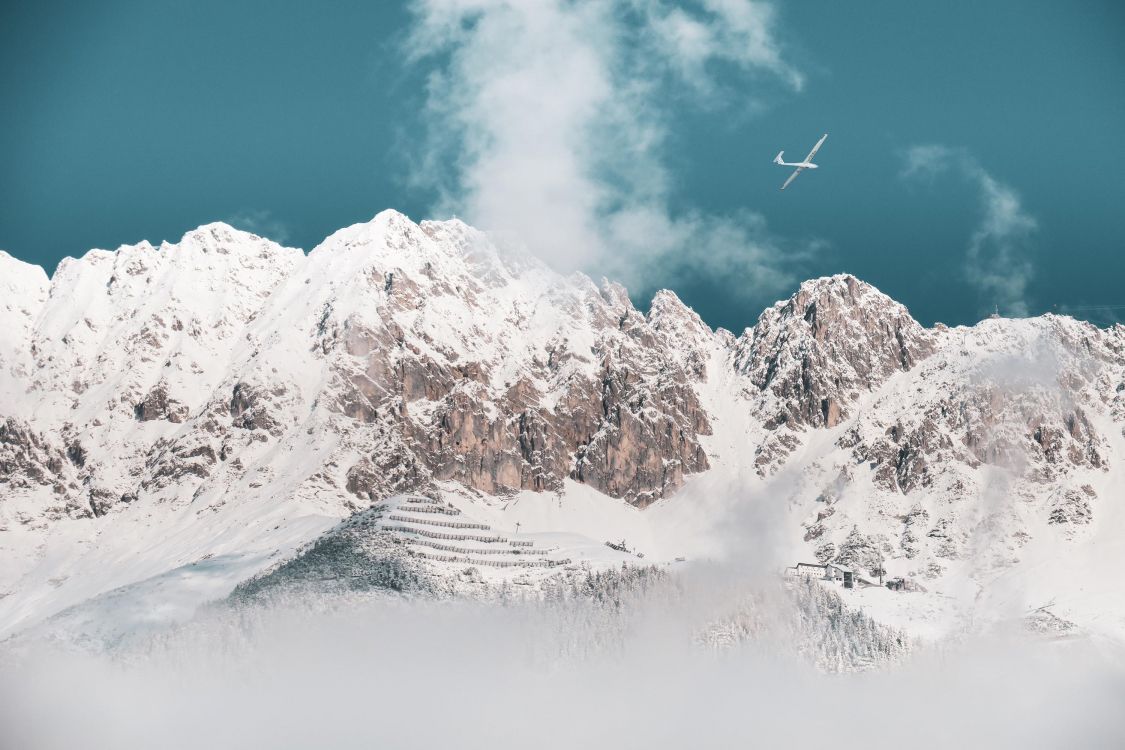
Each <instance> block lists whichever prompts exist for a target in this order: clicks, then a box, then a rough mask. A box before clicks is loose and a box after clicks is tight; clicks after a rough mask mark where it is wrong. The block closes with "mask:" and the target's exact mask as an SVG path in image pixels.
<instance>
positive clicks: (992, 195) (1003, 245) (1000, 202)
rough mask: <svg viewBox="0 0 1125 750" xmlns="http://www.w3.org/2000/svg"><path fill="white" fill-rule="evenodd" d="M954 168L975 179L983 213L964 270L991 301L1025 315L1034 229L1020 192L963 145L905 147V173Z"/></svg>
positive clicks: (934, 172)
mask: <svg viewBox="0 0 1125 750" xmlns="http://www.w3.org/2000/svg"><path fill="white" fill-rule="evenodd" d="M950 171H952V172H955V173H956V174H958V175H959V176H960V177H962V178H963V179H966V180H968V181H970V182H971V183H973V184H974V185H975V186H976V188H977V190H978V193H979V197H980V203H981V208H982V212H983V215H982V217H981V222H980V224H979V225H978V226H977V228H976V229H975V230H974V231H973V234H972V236H971V237H970V239H969V247H968V251H967V253H966V256H965V273H966V277H967V278H968V280H969V282H970V283H971V284H973V285H974V286H976V287H977V289H978V290H979V291H980V292H981V294H982V295H983V296H984V297H985V298H987V299H988V300H989V301H993V302H994V303H995V304H996V305H998V306H1000V307H1001V308H1003V309H1004V310H1005V311H1006V312H1008V313H1010V314H1012V315H1027V314H1028V302H1027V286H1028V284H1029V283H1030V281H1031V279H1032V277H1033V275H1034V272H1035V269H1034V266H1033V264H1032V263H1031V261H1030V260H1029V259H1028V258H1027V256H1026V252H1025V248H1026V241H1027V239H1028V238H1029V236H1030V235H1031V234H1032V233H1033V232H1034V231H1035V229H1036V226H1037V225H1036V221H1035V219H1034V217H1032V216H1031V215H1030V214H1028V213H1027V212H1026V211H1025V210H1024V208H1023V205H1022V203H1021V202H1020V197H1019V195H1018V194H1017V193H1016V192H1015V190H1013V189H1012V188H1011V187H1010V186H1009V185H1006V184H1004V183H1003V182H1000V181H999V180H997V179H996V178H995V177H993V176H992V175H991V174H990V173H989V172H988V171H987V170H985V169H984V168H983V167H982V166H981V165H980V163H979V162H978V161H977V160H976V159H975V158H973V156H972V155H971V154H970V153H969V152H967V151H966V150H964V149H960V148H951V147H949V146H943V145H940V144H928V145H921V146H914V147H912V148H911V149H909V150H908V151H907V153H906V167H905V169H904V171H903V175H904V176H905V177H907V178H918V177H933V176H936V175H938V174H942V173H945V172H950Z"/></svg>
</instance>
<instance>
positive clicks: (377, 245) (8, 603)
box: [0, 211, 1125, 637]
mask: <svg viewBox="0 0 1125 750" xmlns="http://www.w3.org/2000/svg"><path fill="white" fill-rule="evenodd" d="M0 326H2V328H0V635H3V634H6V633H11V632H15V631H18V630H20V629H23V628H27V627H29V626H31V625H33V624H35V623H37V622H40V621H42V620H44V619H45V618H47V617H50V616H51V615H54V614H56V613H58V612H60V611H63V610H65V609H67V608H73V607H76V606H80V605H82V604H83V603H84V602H87V603H88V602H92V601H98V600H99V598H104V597H107V596H114V597H117V599H116V601H119V602H120V601H122V600H123V598H124V599H127V598H128V597H130V596H132V597H134V598H135V599H136V601H137V602H142V601H143V602H147V603H145V604H138V605H137V607H138V608H139V609H138V611H139V612H140V614H137V615H136V616H137V617H139V618H141V619H143V618H145V617H149V616H154V615H153V602H154V601H159V602H160V606H161V608H163V614H162V616H166V617H171V618H175V617H180V616H186V615H187V614H190V612H191V611H192V610H193V608H194V607H195V606H196V605H197V604H198V603H200V602H202V601H206V600H207V599H209V598H214V597H219V596H224V595H226V594H228V593H229V592H230V591H231V590H232V589H233V588H234V587H235V586H236V585H237V584H238V583H239V582H241V581H245V580H246V579H248V578H250V577H252V576H255V575H257V574H259V573H261V572H262V571H268V570H274V571H277V570H279V569H281V568H284V567H285V564H286V561H290V562H292V561H293V560H294V559H296V560H300V559H302V556H307V555H309V554H310V550H312V551H315V549H316V544H315V543H316V542H317V540H321V541H323V540H328V539H343V538H345V537H346V538H347V539H348V540H350V541H349V542H348V543H349V544H350V545H352V546H351V547H349V549H352V548H355V549H358V550H360V552H359V553H357V554H360V553H362V554H368V553H370V549H368V548H369V547H370V548H371V549H375V548H379V549H384V548H386V547H387V545H391V546H393V548H394V552H395V554H397V555H399V556H400V557H401V558H402V559H403V560H406V561H408V562H409V563H410V565H411V566H413V569H415V570H416V571H419V572H421V573H424V574H425V575H428V576H432V577H436V578H437V579H445V580H450V581H453V580H456V581H459V583H458V585H463V586H468V587H472V586H475V585H487V584H488V582H489V581H491V582H493V583H496V582H503V581H523V582H526V581H529V580H532V581H533V580H536V579H539V580H542V579H544V578H548V577H551V576H558V575H561V574H563V573H564V572H565V571H566V570H567V569H573V568H575V567H576V566H587V567H589V566H593V567H598V566H602V567H607V566H611V565H612V566H620V564H621V562H622V561H624V560H633V561H637V560H638V558H637V556H636V555H637V553H643V554H644V555H645V557H644V560H645V562H646V563H647V562H655V563H658V564H663V563H668V564H672V565H675V564H677V560H678V558H688V559H692V558H699V557H716V558H726V559H744V560H748V561H753V562H752V564H754V565H757V566H759V567H769V568H779V567H781V566H784V565H787V564H792V563H796V562H798V561H813V560H814V559H815V560H820V561H822V562H836V563H839V564H842V565H848V566H850V567H852V568H854V569H855V570H856V571H857V574H859V575H862V576H864V577H868V578H871V579H875V577H876V576H877V575H878V570H879V569H883V570H885V571H886V574H887V575H890V576H903V577H906V578H909V579H913V580H914V581H916V582H918V583H919V584H921V586H922V587H923V588H925V589H926V591H924V592H915V593H911V594H909V595H897V594H891V593H890V592H888V591H887V590H886V589H884V588H881V587H877V588H875V587H873V588H870V589H862V590H859V589H857V590H854V591H850V592H848V594H849V595H850V596H853V597H855V600H856V603H858V604H860V605H861V606H863V607H864V608H865V609H866V610H867V611H869V612H871V613H872V614H873V616H875V617H876V619H884V620H886V621H888V622H891V623H893V624H897V625H900V626H903V627H906V628H907V629H910V630H913V631H914V632H918V633H920V634H935V635H936V634H941V633H947V632H949V631H950V630H951V629H953V628H956V627H965V626H969V625H971V624H973V623H979V622H980V621H981V620H986V621H987V620H993V619H1004V618H1012V617H1022V616H1025V615H1027V614H1028V613H1029V612H1033V611H1035V610H1037V609H1039V608H1041V607H1049V611H1050V613H1051V614H1052V615H1053V616H1056V617H1058V618H1060V620H1061V621H1066V622H1067V623H1073V624H1074V625H1075V626H1076V627H1081V628H1085V629H1087V630H1089V631H1091V632H1100V633H1109V634H1112V635H1114V636H1115V637H1119V636H1122V635H1125V597H1123V596H1122V595H1121V594H1120V587H1119V586H1118V585H1117V584H1116V583H1115V575H1114V573H1115V571H1116V569H1117V568H1118V567H1119V566H1120V565H1121V564H1122V563H1125V516H1123V511H1122V500H1123V498H1122V489H1121V488H1122V487H1123V484H1122V480H1123V479H1125V477H1123V475H1122V474H1121V471H1122V462H1123V461H1125V436H1123V427H1125V327H1122V326H1116V327H1114V328H1111V329H1099V328H1097V327H1094V326H1092V325H1090V324H1088V323H1083V322H1079V321H1076V320H1073V319H1071V318H1067V317H1060V316H1053V315H1048V316H1043V317H1041V318H1033V319H1024V320H1010V319H989V320H985V321H982V322H981V323H979V324H977V325H976V326H973V327H959V328H947V327H945V326H942V325H940V324H939V325H938V326H936V327H934V328H932V329H927V328H925V327H923V326H922V325H920V324H919V323H918V322H916V321H915V320H914V319H913V318H911V316H910V314H909V312H908V311H907V310H906V308H905V307H903V306H902V305H900V304H898V303H896V302H895V301H893V300H891V299H890V298H889V297H887V296H886V295H884V294H882V293H880V292H879V291H878V290H876V289H875V288H873V287H872V286H870V285H868V284H865V283H863V282H862V281H859V280H857V279H855V278H854V277H851V276H846V275H840V276H833V277H830V278H822V279H816V280H812V281H808V282H805V283H804V284H802V285H801V287H800V288H799V289H798V290H797V292H796V293H795V294H794V295H793V296H792V297H790V298H789V299H787V300H783V301H781V302H778V303H777V304H775V305H774V306H773V307H771V308H769V309H767V310H766V311H765V312H763V313H762V314H761V316H760V317H759V318H758V320H757V322H756V323H755V324H754V325H753V326H752V327H750V328H747V329H746V330H745V331H744V332H743V333H742V334H741V335H738V336H736V335H734V334H732V333H730V332H728V331H725V330H721V329H720V330H718V331H712V330H711V329H710V328H708V326H707V325H706V324H705V323H704V322H703V321H702V320H701V319H700V318H699V317H698V316H697V315H696V314H695V313H694V312H693V311H691V310H690V309H689V308H687V307H686V306H685V305H684V304H683V303H682V302H681V301H680V300H679V299H678V298H677V297H676V296H675V294H673V293H672V292H670V291H662V292H660V293H658V294H657V295H656V297H655V298H654V300H653V301H652V304H651V307H650V309H649V310H648V312H647V313H642V312H641V311H639V310H637V309H636V308H635V307H634V306H633V304H632V302H631V301H630V299H629V296H628V294H627V293H626V290H625V289H624V288H622V287H621V286H619V285H617V284H614V283H611V282H608V281H603V282H602V283H601V284H596V283H594V282H593V281H591V280H590V279H589V278H587V277H585V276H582V275H573V276H569V277H564V276H561V275H559V274H557V273H555V272H554V271H552V270H550V269H549V268H547V267H546V266H544V265H543V264H541V263H539V262H538V261H536V260H534V259H533V258H530V257H527V256H525V255H522V254H519V253H516V252H511V251H507V250H501V249H498V248H497V247H496V246H495V245H494V244H493V243H492V242H491V241H490V240H489V238H488V237H486V236H485V235H483V234H482V233H480V232H478V231H476V230H474V229H472V228H470V227H468V226H466V225H465V224H463V223H461V222H460V221H457V220H453V221H445V222H422V223H421V224H414V223H413V222H411V221H410V220H409V219H408V218H406V217H405V216H403V215H401V214H399V213H396V212H393V211H385V212H383V213H381V214H379V215H378V216H376V217H375V219H374V220H372V221H371V222H368V223H365V224H358V225H355V226H352V227H348V228H346V229H342V230H340V231H338V232H336V233H335V234H333V235H332V236H330V237H329V238H327V239H326V240H325V241H324V242H323V243H321V245H319V246H318V247H317V248H315V249H314V250H313V251H312V252H311V253H309V254H308V255H307V256H305V255H304V254H303V253H302V252H301V251H299V250H295V249H291V248H284V247H281V246H279V245H277V244H275V243H273V242H270V241H269V240H266V239H263V238H260V237H257V236H254V235H251V234H248V233H245V232H240V231H237V230H235V229H232V228H231V227H229V226H226V225H224V224H210V225H206V226H203V227H200V228H199V229H197V230H195V231H193V232H191V233H189V234H187V235H186V236H185V237H184V238H183V239H182V240H181V241H180V242H179V243H177V244H164V245H162V246H161V247H159V248H154V247H152V246H151V245H149V244H148V243H141V244H139V245H135V246H126V247H121V248H119V249H118V250H116V251H112V252H110V251H104V250H92V251H90V252H89V253H87V254H86V255H85V256H84V257H82V258H80V259H77V260H75V259H67V260H65V261H63V262H62V263H61V264H60V266H59V268H58V270H57V271H56V272H55V274H54V276H52V277H51V278H49V279H48V277H47V275H46V274H45V273H44V272H43V270H42V269H40V268H38V267H36V266H30V265H28V264H25V263H22V262H20V261H18V260H16V259H15V258H13V257H11V256H9V255H7V254H4V253H0ZM345 519H347V521H346V523H344V524H343V525H341V522H342V521H345ZM764 527H768V528H764ZM622 537H624V538H625V539H626V540H627V544H626V545H624V547H625V549H611V548H608V547H606V546H605V545H604V542H605V541H607V540H609V541H614V542H617V541H618V540H619V539H621V538H622ZM357 540H358V541H357ZM365 545H366V546H365ZM757 547H760V548H761V549H750V548H757ZM364 550H367V551H366V552H364ZM384 552H385V549H384ZM372 554H373V553H372ZM380 554H382V553H380ZM740 555H741V556H742V557H740ZM467 567H471V568H473V570H474V571H475V572H474V573H473V574H472V575H468V576H466V575H465V570H466V568H467ZM771 572H772V570H771ZM157 591H158V592H159V593H154V592H157ZM145 597H147V598H145ZM125 609H126V610H128V607H126V608H125ZM71 611H72V612H73V611H76V610H71Z"/></svg>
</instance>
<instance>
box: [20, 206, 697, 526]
mask: <svg viewBox="0 0 1125 750" xmlns="http://www.w3.org/2000/svg"><path fill="white" fill-rule="evenodd" d="M6 262H7V263H8V264H9V265H13V266H14V267H17V268H19V269H20V270H21V272H23V275H24V276H27V277H29V278H30V277H34V276H35V273H34V271H28V270H26V269H25V268H24V267H23V265H22V264H19V263H18V261H14V260H13V259H10V258H8V259H7V260H6ZM14 299H16V300H18V301H19V303H18V304H16V303H12V302H9V303H8V305H7V306H6V308H5V311H4V312H5V315H6V316H7V317H9V318H12V319H13V324H12V325H11V326H10V328H9V331H10V332H11V335H9V336H7V337H6V338H5V341H4V343H5V345H6V347H7V348H6V349H4V350H3V351H4V360H3V362H2V363H0V364H2V367H0V369H2V370H3V371H4V373H5V375H6V376H7V378H8V379H9V381H10V382H11V383H12V384H13V385H12V387H11V389H10V390H9V391H8V396H7V398H6V399H5V402H4V404H3V408H2V409H0V413H3V415H4V417H5V418H7V419H8V425H9V426H8V427H7V428H6V432H5V438H4V441H5V442H4V445H5V446H6V450H7V453H8V454H9V455H10V456H11V457H10V458H9V459H8V460H7V462H6V463H5V466H6V467H7V468H8V470H7V471H6V473H5V476H4V477H3V478H2V479H0V482H4V483H5V484H6V485H7V488H8V489H9V490H10V492H9V493H8V494H9V498H10V499H8V500H7V502H5V503H4V505H5V506H6V508H7V510H8V511H9V512H13V511H15V509H16V508H18V509H19V510H18V511H15V512H18V513H21V514H28V517H34V516H35V515H36V509H37V508H38V509H39V510H42V511H44V512H46V511H47V509H48V508H50V509H51V510H50V512H51V513H58V512H63V509H65V512H66V513H67V514H70V515H72V516H74V515H78V516H81V515H91V516H92V515H101V514H104V513H107V512H110V511H111V510H112V508H113V506H114V505H115V504H116V503H119V502H133V501H140V502H146V501H150V500H151V501H154V502H165V501H166V502H172V503H184V502H191V501H193V499H197V498H199V497H200V496H202V495H205V494H209V493H210V494H218V495H223V494H227V493H228V492H229V487H230V484H231V483H232V482H234V483H239V482H241V481H243V480H245V479H246V478H247V477H248V475H249V473H250V472H253V471H261V469H260V468H258V469H254V468H252V467H253V465H254V464H255V463H258V462H260V461H262V460H263V455H264V453H266V452H268V451H269V450H270V449H271V447H272V449H274V450H276V446H278V445H283V446H285V449H286V450H294V449H297V446H299V445H302V444H308V443H314V444H316V445H317V447H318V450H320V451H321V452H324V453H326V454H327V455H329V456H331V459H330V460H329V464H330V465H331V470H325V467H319V468H318V470H317V471H313V472H310V473H309V476H307V477H305V478H303V480H302V483H308V484H312V485H317V486H318V489H320V490H322V491H330V492H332V493H334V494H335V495H336V496H337V498H338V499H337V501H338V502H340V503H343V504H345V505H357V504H366V503H370V502H372V501H374V500H377V499H379V498H381V497H383V496H385V495H386V494H387V493H389V492H394V491H401V490H405V489H417V488H419V487H421V486H424V485H426V484H427V483H429V482H431V481H433V480H455V481H457V482H460V483H463V484H465V485H467V486H468V487H471V488H474V489H477V490H480V491H482V492H485V493H488V494H494V495H496V494H503V493H507V492H512V491H516V490H521V489H529V490H535V491H548V490H552V491H556V490H559V489H560V488H561V486H562V483H563V481H564V479H566V478H571V479H574V480H577V481H579V482H583V483H586V484H589V485H591V486H592V487H594V488H596V489H598V490H599V491H601V492H604V493H605V494H607V495H609V496H610V497H615V498H624V499H625V500H627V501H628V502H631V503H633V504H636V505H639V506H644V505H647V504H649V503H651V502H652V501H653V500H656V499H659V498H660V497H663V496H665V495H666V494H670V493H671V492H673V491H674V490H675V489H676V488H678V487H679V486H680V485H682V483H683V481H684V477H685V476H687V475H689V474H691V473H694V472H699V471H702V470H705V469H706V468H707V467H708V462H707V457H706V455H705V453H704V451H703V449H702V448H701V446H700V443H699V438H700V436H701V435H706V434H707V433H708V429H709V428H708V419H707V415H706V414H705V413H704V411H703V409H702V408H701V407H700V405H699V401H698V398H697V395H696V393H695V391H694V389H693V387H692V383H693V382H694V381H695V380H696V379H697V378H698V377H699V376H700V374H701V371H700V367H701V362H700V360H699V358H698V357H696V358H695V359H694V360H691V361H688V360H685V359H683V358H682V357H681V352H680V350H679V349H678V348H677V347H675V341H676V336H677V335H679V333H678V332H677V330H676V329H675V326H676V325H678V323H677V322H676V318H677V316H678V317H681V318H683V319H684V320H687V321H688V323H689V325H692V326H694V327H695V329H697V330H695V331H694V333H697V334H698V333H703V334H704V335H706V334H709V333H710V331H709V330H707V329H706V327H705V326H703V325H702V323H701V321H699V320H698V318H697V317H695V316H694V313H692V312H691V311H690V310H687V308H685V307H684V306H683V305H682V303H680V302H679V301H678V300H676V299H675V298H674V296H671V295H668V296H666V297H663V298H662V300H663V302H662V304H661V306H660V307H658V308H657V309H655V312H654V316H655V318H654V321H653V322H650V320H649V319H646V317H645V316H644V315H642V314H641V313H640V312H638V311H637V310H636V309H635V308H634V307H633V305H632V303H631V302H630V300H629V297H628V295H627V294H626V292H625V290H624V289H623V288H622V287H620V286H618V285H614V284H610V283H608V282H605V283H603V284H602V285H601V286H597V285H595V284H594V283H592V282H591V281H590V280H589V279H586V278H585V277H574V278H569V279H565V278H562V277H559V276H558V275H556V274H554V273H553V272H551V271H549V270H548V269H546V268H545V267H543V266H542V265H540V264H538V263H536V262H534V261H531V260H529V259H527V258H515V257H507V256H504V255H503V254H501V253H500V252H499V251H498V250H497V249H496V248H495V247H493V246H492V245H491V243H489V241H488V240H487V239H486V238H485V237H484V236H483V235H481V234H480V233H478V232H476V231H475V230H472V229H471V228H469V227H467V226H465V225H464V224H462V223H460V222H456V221H453V222H436V223H435V222H425V223H423V224H422V225H421V226H418V225H415V224H414V223H412V222H410V221H409V220H408V219H406V218H405V217H404V216H402V215H400V214H396V213H394V212H385V213H383V214H380V216H379V217H377V218H376V219H375V220H374V221H372V222H370V223H368V224H362V225H357V226H355V227H350V228H348V229H345V230H342V231H341V232H338V233H336V234H335V235H333V236H332V237H330V238H329V239H328V240H326V241H325V243H323V244H322V245H321V246H320V247H318V248H317V249H316V250H314V251H313V252H312V253H311V254H310V255H309V256H308V257H307V258H305V257H304V256H302V255H301V254H300V253H299V252H298V251H295V250H289V249H286V248H282V247H280V246H278V245H275V244H273V243H271V242H269V241H267V240H264V239H261V238H258V237H254V236H253V235H249V234H246V233H242V232H238V231H236V230H233V229H231V228H230V227H227V226H225V225H221V224H215V225H208V226H206V227H201V228H200V229H199V230H196V231H195V232H192V233H190V234H188V235H187V236H185V237H184V239H183V240H182V241H181V242H180V243H178V244H175V245H165V246H162V247H161V248H159V249H157V248H153V247H152V246H150V245H148V244H147V243H142V244H141V245H137V246H132V247H123V248H121V249H119V250H117V251H115V252H106V251H98V250H95V251H91V252H90V253H89V254H87V255H86V256H85V257H83V258H82V259H79V260H67V261H65V262H64V263H63V264H62V265H61V266H60V268H59V270H58V272H57V273H56V274H55V277H54V279H53V280H52V281H51V284H50V288H49V292H48V293H47V294H44V293H43V290H42V289H41V288H40V287H38V286H35V285H31V289H30V290H27V289H23V290H21V293H20V295H16V296H15V297H14ZM17 386H22V392H19V391H20V390H21V389H20V388H18V387H17ZM17 402H22V403H17ZM21 407H22V408H21ZM26 414H34V415H35V420H34V422H35V430H32V429H31V428H30V427H29V426H28V424H27V423H26V422H17V421H15V420H16V418H17V416H19V415H26ZM48 435H49V436H50V437H48ZM71 445H73V446H75V451H77V452H76V453H75V455H81V457H82V460H81V462H80V463H76V462H73V461H70V460H69V459H67V458H66V455H67V450H68V446H71ZM60 457H62V458H61V459H60ZM64 467H65V469H66V471H64V470H63V469H64ZM247 484H248V486H250V488H251V489H256V488H254V487H253V484H255V483H254V482H248V483H247ZM34 486H41V487H44V488H49V489H46V490H44V491H42V492H36V491H31V489H30V488H32V487H34ZM17 489H18V490H20V491H19V492H16V490H17ZM17 495H18V496H19V497H16V496H17ZM21 498H22V499H21ZM2 511H3V509H2V508H0V512H2ZM21 517H23V516H21Z"/></svg>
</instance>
